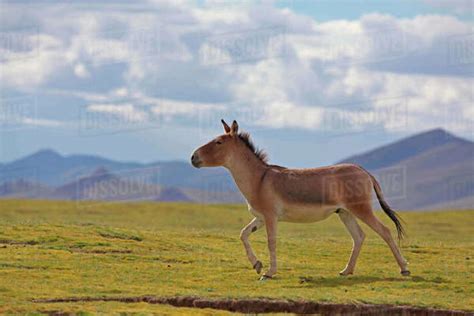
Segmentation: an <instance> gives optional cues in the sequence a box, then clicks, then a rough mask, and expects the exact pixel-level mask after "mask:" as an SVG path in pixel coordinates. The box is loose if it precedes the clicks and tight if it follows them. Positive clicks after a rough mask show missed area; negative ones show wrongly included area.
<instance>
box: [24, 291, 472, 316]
mask: <svg viewBox="0 0 474 316" xmlns="http://www.w3.org/2000/svg"><path fill="white" fill-rule="evenodd" d="M99 301H103V302H123V303H139V302H145V303H149V304H168V305H172V306H175V307H194V308H212V309H218V310H226V311H231V312H239V313H252V314H255V313H295V314H322V315H333V314H340V315H341V314H342V315H354V316H355V315H423V316H425V315H436V316H440V315H452V316H455V315H456V316H457V315H474V313H471V312H465V311H454V310H441V309H433V308H421V307H411V306H395V305H372V304H334V303H318V302H311V301H304V300H300V301H293V300H274V299H266V298H260V299H208V298H202V297H197V296H177V297H156V296H136V297H69V298H55V299H36V300H33V302H35V303H65V302H99ZM46 313H48V314H50V315H67V313H63V312H60V311H46Z"/></svg>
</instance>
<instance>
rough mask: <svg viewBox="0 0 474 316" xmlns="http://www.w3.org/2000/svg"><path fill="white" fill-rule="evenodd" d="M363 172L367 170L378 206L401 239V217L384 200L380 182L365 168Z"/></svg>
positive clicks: (402, 231)
mask: <svg viewBox="0 0 474 316" xmlns="http://www.w3.org/2000/svg"><path fill="white" fill-rule="evenodd" d="M364 170H365V169H364ZM365 172H367V173H368V174H369V176H370V177H371V179H372V184H373V186H374V191H375V194H376V195H377V199H378V200H379V203H380V206H381V207H382V209H383V211H384V212H385V214H387V216H388V217H390V219H391V220H392V221H393V222H394V223H395V226H396V227H397V233H398V240H399V241H400V240H402V239H403V238H404V237H405V236H406V233H405V229H404V228H403V226H402V223H401V222H400V221H403V220H402V218H401V217H400V216H399V215H398V214H397V213H395V211H394V210H392V208H391V207H390V206H389V205H388V204H387V202H386V201H385V199H384V197H383V193H382V188H381V187H380V184H379V183H378V181H377V179H375V177H374V176H373V175H371V174H370V173H369V172H368V171H367V170H365Z"/></svg>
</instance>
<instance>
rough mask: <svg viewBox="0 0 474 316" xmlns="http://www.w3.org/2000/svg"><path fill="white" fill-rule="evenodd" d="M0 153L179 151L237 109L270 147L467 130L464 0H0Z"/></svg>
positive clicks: (318, 157)
mask: <svg viewBox="0 0 474 316" xmlns="http://www.w3.org/2000/svg"><path fill="white" fill-rule="evenodd" d="M0 3H1V6H0V15H1V19H0V36H1V38H0V39H1V42H0V52H1V57H0V63H1V65H0V82H1V85H0V91H1V107H0V133H1V142H0V161H1V162H5V161H10V160H13V159H16V158H18V157H21V156H24V155H27V154H30V153H31V152H34V151H36V150H39V149H42V148H52V149H54V150H57V151H59V152H60V153H62V154H75V153H84V154H95V155H101V156H105V157H108V158H112V159H118V160H134V161H143V162H147V161H156V160H174V159H182V160H187V159H188V157H189V155H190V153H191V152H192V151H193V149H194V148H196V147H197V146H199V145H200V144H202V143H204V142H206V141H207V140H209V139H210V138H212V137H214V136H216V135H217V134H218V133H221V132H222V127H221V125H220V123H219V120H220V118H221V117H222V118H224V119H227V120H229V121H231V120H232V119H237V120H238V121H239V123H240V126H241V128H242V129H245V130H247V131H249V132H251V134H252V136H253V138H254V139H255V142H256V143H257V145H259V146H260V147H263V148H265V149H266V150H267V151H268V152H269V154H270V161H271V162H273V163H278V164H283V165H289V166H296V167H307V166H317V165H323V164H330V163H334V162H336V161H338V160H341V159H343V158H345V157H347V156H349V155H352V154H356V153H360V152H363V151H366V150H369V149H371V148H375V147H377V146H380V145H382V144H385V143H387V142H391V141H394V140H396V139H399V138H401V137H404V136H407V135H410V134H413V133H417V132H421V131H425V130H428V129H432V128H436V127H443V128H445V129H447V130H449V131H451V132H453V133H455V134H457V135H460V136H463V137H466V138H469V139H473V127H474V123H473V118H474V109H473V106H472V99H473V85H472V84H473V78H472V75H473V63H474V56H473V55H474V49H472V47H473V43H474V36H473V34H474V32H473V22H472V13H473V3H472V2H471V1H465V0H456V1H447V0H446V1H444V0H438V1H436V0H420V1H348V0H346V1H305V0H281V1H254V2H251V1H248V0H229V1H225V0H210V1H197V0H194V1H151V0H150V1H137V2H133V3H129V2H127V1H107V2H105V1H104V2H96V1H84V2H75V1H63V2H56V1H53V0H49V1H15V2H13V1H1V2H0Z"/></svg>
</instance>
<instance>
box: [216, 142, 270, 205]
mask: <svg viewBox="0 0 474 316" xmlns="http://www.w3.org/2000/svg"><path fill="white" fill-rule="evenodd" d="M225 167H226V168H227V169H228V170H229V171H230V173H231V174H232V177H233V178H234V181H235V183H236V184H237V186H238V187H239V190H240V192H242V194H243V195H244V197H245V199H246V200H247V202H248V203H250V204H252V201H255V200H256V198H257V194H258V192H259V187H260V183H261V179H262V177H263V175H264V173H265V171H266V169H267V166H266V164H265V163H264V162H262V161H261V160H260V159H258V158H257V157H256V156H255V154H254V153H252V152H251V151H250V150H248V149H246V148H245V149H243V150H242V153H241V154H240V153H239V154H237V155H234V157H233V159H231V161H229V162H228V163H227V164H226V165H225Z"/></svg>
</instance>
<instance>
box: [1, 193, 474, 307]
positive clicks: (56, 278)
mask: <svg viewBox="0 0 474 316" xmlns="http://www.w3.org/2000/svg"><path fill="white" fill-rule="evenodd" d="M402 216H403V218H404V220H405V221H406V225H407V231H408V235H409V238H408V239H407V240H406V241H404V242H403V243H402V251H403V253H404V255H405V256H406V258H407V259H408V260H409V262H410V270H411V271H412V276H411V277H408V278H406V277H402V276H400V275H399V271H398V267H397V265H396V263H395V260H394V259H393V257H392V255H391V253H390V250H389V249H388V247H387V246H386V245H385V244H384V243H383V241H382V240H381V239H380V238H378V237H377V236H376V235H375V234H374V233H372V232H370V231H369V229H368V228H367V227H366V226H363V228H364V230H365V231H366V232H367V233H368V238H367V240H366V242H365V244H364V247H363V249H362V253H361V256H360V258H359V262H358V265H357V269H356V274H355V275H353V276H350V277H340V276H339V275H338V271H340V270H341V269H342V268H343V267H344V266H345V264H346V261H347V259H348V256H349V253H350V250H351V246H352V242H351V239H350V237H349V235H348V233H347V232H346V231H345V229H344V226H343V225H342V223H340V222H339V219H338V218H337V216H332V217H331V218H330V219H328V220H326V221H324V222H320V223H315V224H304V225H303V224H287V223H282V224H281V225H280V226H279V240H278V258H279V274H278V276H277V277H276V278H275V279H274V280H270V281H266V282H259V281H258V276H257V274H256V273H255V272H254V271H253V270H252V269H251V267H250V264H249V263H248V261H247V258H246V256H245V252H244V249H243V247H242V245H241V242H240V240H239V238H238V236H239V231H240V229H241V228H242V227H243V226H244V225H245V224H246V223H247V222H248V221H249V220H250V218H251V216H250V214H249V213H248V212H247V211H246V208H245V207H244V206H242V205H221V206H217V205H215V206H210V205H193V204H178V203H168V204H165V203H163V204H157V203H128V204H125V203H122V204H95V205H94V204H93V205H81V204H76V203H74V202H52V201H19V200H4V201H3V200H2V201H0V313H11V314H16V313H22V314H23V313H37V312H47V311H65V312H76V313H83V314H87V313H110V312H114V313H139V314H140V313H143V314H149V313H158V314H175V313H184V312H190V313H191V312H193V313H194V314H196V313H208V314H215V313H216V311H209V310H199V311H196V310H191V309H178V308H174V307H171V306H165V305H149V304H146V303H132V304H128V303H119V302H94V303H80V302H74V303H32V302H31V300H32V299H44V298H59V297H72V296H76V297H77V296H91V297H98V296H139V295H156V296H175V295H199V296H205V297H209V298H220V297H245V298H250V297H252V298H255V297H270V298H288V299H300V298H303V299H306V300H315V301H322V302H345V303H347V302H356V303H357V302H366V303H376V304H378V303H389V304H405V305H413V306H430V307H438V308H448V309H461V310H474V299H473V298H474V278H473V277H472V276H473V275H474V264H473V261H474V237H473V236H474V212H472V211H452V212H432V213H408V212H407V213H403V214H402ZM379 217H380V218H382V219H383V220H384V221H385V222H386V223H387V224H388V225H390V227H393V225H392V223H390V222H389V220H388V219H387V218H386V216H385V215H383V214H379ZM251 243H252V245H253V247H254V249H255V250H256V253H257V255H258V256H259V259H260V260H262V261H263V262H264V265H265V266H267V265H268V255H267V249H266V242H265V233H264V230H262V231H258V232H256V233H254V234H253V235H252V237H251Z"/></svg>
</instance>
